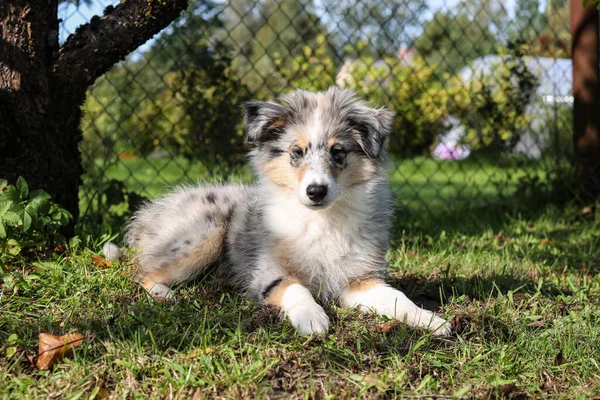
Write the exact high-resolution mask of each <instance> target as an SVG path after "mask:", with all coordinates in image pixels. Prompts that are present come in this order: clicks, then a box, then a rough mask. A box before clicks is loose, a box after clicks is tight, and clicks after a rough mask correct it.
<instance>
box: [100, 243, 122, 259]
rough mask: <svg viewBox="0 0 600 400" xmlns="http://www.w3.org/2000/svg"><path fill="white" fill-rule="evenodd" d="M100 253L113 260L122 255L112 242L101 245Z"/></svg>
mask: <svg viewBox="0 0 600 400" xmlns="http://www.w3.org/2000/svg"><path fill="white" fill-rule="evenodd" d="M102 254H104V257H105V258H106V259H107V260H109V261H115V260H118V259H119V258H122V257H123V251H121V249H120V248H119V246H117V245H116V244H114V243H113V242H106V243H104V246H102Z"/></svg>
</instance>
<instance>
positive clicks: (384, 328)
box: [375, 319, 400, 333]
mask: <svg viewBox="0 0 600 400" xmlns="http://www.w3.org/2000/svg"><path fill="white" fill-rule="evenodd" d="M399 325H400V321H398V320H396V319H393V320H391V321H387V322H384V323H383V324H379V325H377V326H376V327H375V330H376V331H377V332H379V333H388V332H389V331H391V330H392V329H393V328H395V327H396V326H399Z"/></svg>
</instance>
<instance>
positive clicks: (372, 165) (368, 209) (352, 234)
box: [127, 88, 449, 334]
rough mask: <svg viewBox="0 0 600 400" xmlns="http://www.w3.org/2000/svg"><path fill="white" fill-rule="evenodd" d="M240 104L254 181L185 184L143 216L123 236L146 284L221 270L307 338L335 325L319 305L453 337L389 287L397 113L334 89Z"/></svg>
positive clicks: (164, 287)
mask: <svg viewBox="0 0 600 400" xmlns="http://www.w3.org/2000/svg"><path fill="white" fill-rule="evenodd" d="M244 109H245V121H246V138H247V141H248V142H249V143H251V144H254V149H253V150H252V151H251V152H250V162H251V165H252V167H253V169H254V172H255V173H256V176H257V182H256V184H254V185H237V186H236V185H229V186H204V185H199V186H193V187H186V188H180V189H177V190H175V191H174V192H172V193H171V194H169V195H167V196H165V197H162V198H160V199H158V200H156V201H153V202H151V203H148V204H146V205H145V206H143V207H142V208H141V210H139V211H138V212H136V214H135V215H134V217H133V218H132V220H131V222H130V223H129V225H128V228H127V241H128V244H129V245H130V246H131V247H133V248H136V249H137V260H138V263H139V266H140V271H141V276H142V282H143V284H144V287H146V289H148V290H149V291H150V292H151V293H153V294H155V295H157V296H163V297H169V296H171V295H172V292H171V290H170V287H171V286H172V285H173V284H176V283H179V282H183V281H186V280H189V279H190V278H192V277H194V276H195V275H196V274H198V273H200V272H201V271H203V270H204V269H205V268H206V267H207V266H208V265H211V264H216V266H217V267H216V270H217V272H218V273H219V274H220V275H221V276H222V277H224V278H225V279H228V280H229V281H231V282H233V283H236V284H238V285H239V286H240V287H241V288H242V289H243V290H244V291H245V293H247V294H248V295H249V296H250V297H251V298H253V299H256V300H258V301H263V302H265V303H269V304H274V305H276V306H278V307H280V308H281V309H282V312H283V313H284V314H285V315H286V316H288V317H289V319H290V320H291V322H292V324H293V325H294V326H295V327H296V328H297V329H298V330H299V331H300V332H302V333H315V332H323V331H326V330H327V329H328V328H329V319H328V317H327V315H326V314H325V312H324V311H323V309H322V307H321V306H320V305H319V304H318V303H317V301H316V300H319V301H321V302H330V301H338V302H339V303H340V304H341V305H343V306H347V307H358V308H359V309H362V310H371V309H373V310H374V311H376V312H380V313H382V314H385V315H388V316H390V317H392V318H398V319H402V320H406V322H407V323H408V324H410V325H411V326H417V327H425V328H429V329H431V330H435V331H436V332H437V333H441V334H446V333H448V332H449V326H448V324H447V323H446V322H445V321H444V320H443V319H441V318H439V317H437V316H435V315H434V314H433V313H431V312H429V311H426V310H423V309H421V308H419V307H417V306H416V305H415V304H414V303H412V302H411V301H410V300H408V299H407V298H406V296H404V295H403V294H402V293H401V292H399V291H397V290H396V289H393V288H391V287H389V286H387V285H386V284H385V283H384V282H383V277H384V275H385V271H386V260H385V254H386V251H387V245H388V239H389V237H388V235H389V229H390V218H391V210H392V203H391V195H390V190H389V188H388V183H387V168H388V162H387V154H386V152H385V150H384V141H385V139H386V137H387V135H388V133H389V131H390V129H391V125H392V120H393V115H392V113H391V112H390V111H388V110H386V109H383V108H381V109H377V108H372V107H370V106H369V105H368V104H367V103H365V102H364V101H361V100H358V99H356V98H355V96H354V93H353V92H352V91H349V90H342V89H336V88H331V89H329V90H327V91H326V92H321V93H311V92H306V91H302V90H298V91H295V92H293V93H291V94H288V95H285V96H283V97H282V98H281V100H280V102H262V101H251V102H248V103H246V104H245V105H244ZM378 293H382V294H385V298H383V299H382V298H379V297H378Z"/></svg>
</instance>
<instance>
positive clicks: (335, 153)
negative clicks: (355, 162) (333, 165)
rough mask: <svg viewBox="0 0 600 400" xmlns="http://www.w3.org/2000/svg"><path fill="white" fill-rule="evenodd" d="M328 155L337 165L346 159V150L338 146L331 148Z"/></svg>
mask: <svg viewBox="0 0 600 400" xmlns="http://www.w3.org/2000/svg"><path fill="white" fill-rule="evenodd" d="M329 154H331V157H332V158H333V160H334V161H335V162H337V163H341V162H343V161H344V158H346V150H344V148H343V147H342V146H338V145H336V146H333V147H332V148H331V149H330V150H329Z"/></svg>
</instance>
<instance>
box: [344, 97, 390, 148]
mask: <svg viewBox="0 0 600 400" xmlns="http://www.w3.org/2000/svg"><path fill="white" fill-rule="evenodd" d="M349 120H350V127H351V129H352V130H353V131H354V132H355V133H356V135H357V136H358V137H357V139H356V140H357V142H358V144H359V145H360V147H361V148H362V149H363V151H364V152H365V154H366V155H367V156H368V157H369V158H377V157H379V155H380V154H381V150H382V149H383V143H384V142H385V139H386V138H387V137H388V135H389V133H390V131H391V129H392V124H393V123H394V113H393V112H391V111H390V110H388V109H386V108H380V109H375V108H371V107H368V106H366V105H360V106H359V107H357V109H356V110H354V112H353V113H352V115H351V116H350V118H349Z"/></svg>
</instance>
